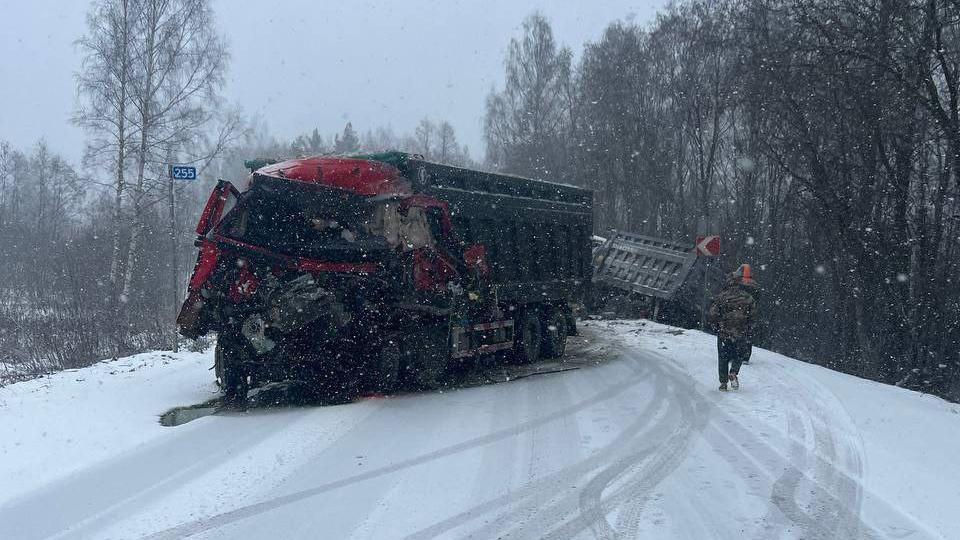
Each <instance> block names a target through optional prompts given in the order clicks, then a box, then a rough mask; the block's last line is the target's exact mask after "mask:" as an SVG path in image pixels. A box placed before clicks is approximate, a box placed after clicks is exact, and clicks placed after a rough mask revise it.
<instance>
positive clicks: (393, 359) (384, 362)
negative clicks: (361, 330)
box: [367, 335, 403, 392]
mask: <svg viewBox="0 0 960 540" xmlns="http://www.w3.org/2000/svg"><path fill="white" fill-rule="evenodd" d="M402 363H403V350H402V348H401V346H400V336H396V335H391V336H388V337H387V338H386V339H384V341H383V343H381V344H380V347H379V348H378V350H377V351H376V353H375V354H374V355H373V356H372V358H370V365H369V367H368V370H367V377H368V378H367V381H368V383H369V386H370V388H371V389H372V390H374V391H377V392H394V391H396V389H397V388H398V387H399V386H400V370H401V369H402V365H401V364H402Z"/></svg>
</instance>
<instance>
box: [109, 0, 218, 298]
mask: <svg viewBox="0 0 960 540" xmlns="http://www.w3.org/2000/svg"><path fill="white" fill-rule="evenodd" d="M135 28H136V36H137V39H136V40H134V42H133V47H132V49H133V51H134V55H133V59H134V64H133V65H134V67H135V79H134V80H135V84H134V85H133V87H132V92H131V103H132V105H133V110H134V112H135V115H134V122H135V124H136V126H137V129H138V134H139V140H138V141H137V146H136V148H135V154H136V157H135V162H136V183H135V185H134V197H133V220H132V224H131V227H130V242H129V246H128V248H127V264H126V268H125V273H124V280H123V288H122V293H121V298H123V299H129V295H130V291H131V285H132V280H133V277H134V275H135V273H136V271H137V270H138V269H139V264H138V262H139V257H140V250H141V242H142V239H143V232H144V231H143V227H144V220H143V212H144V207H145V205H146V203H147V200H146V195H147V188H148V187H149V186H148V180H153V181H156V180H158V179H159V177H161V176H162V175H163V174H164V172H165V167H164V166H163V162H164V155H165V154H164V153H165V152H166V151H167V150H168V149H169V148H171V147H178V146H183V145H184V144H185V143H187V142H188V141H190V140H191V138H193V137H194V136H195V134H196V133H198V132H201V131H202V130H204V129H205V128H206V127H207V125H208V123H209V122H210V120H211V118H212V115H213V110H214V107H215V105H216V104H217V99H218V93H219V90H220V88H221V87H222V85H223V73H224V70H225V68H226V62H227V51H226V48H225V46H224V44H223V40H222V38H221V37H220V36H219V35H218V34H217V33H216V31H215V26H214V22H213V16H212V12H211V9H210V6H209V1H208V0H143V3H142V5H141V6H140V9H139V11H138V13H137V20H136V27H135ZM151 173H152V175H153V177H152V178H150V177H148V175H150V174H151Z"/></svg>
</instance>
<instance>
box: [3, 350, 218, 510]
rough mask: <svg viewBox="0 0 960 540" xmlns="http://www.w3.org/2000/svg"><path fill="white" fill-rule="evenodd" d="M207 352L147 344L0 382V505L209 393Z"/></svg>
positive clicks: (153, 430)
mask: <svg viewBox="0 0 960 540" xmlns="http://www.w3.org/2000/svg"><path fill="white" fill-rule="evenodd" d="M212 354H213V353H212V352H211V351H208V352H205V353H193V352H186V351H185V352H180V353H170V352H162V351H157V352H148V353H142V354H137V355H133V356H128V357H125V358H120V359H118V360H114V361H106V362H101V363H98V364H94V365H92V366H90V367H87V368H83V369H77V370H69V371H62V372H59V373H55V374H53V375H48V376H44V377H41V378H38V379H33V380H30V381H24V382H19V383H14V384H10V385H7V386H4V387H2V388H0V433H2V437H0V478H2V479H3V481H2V482H0V505H3V504H4V503H5V502H7V501H8V500H10V499H11V498H14V497H16V496H17V495H19V494H21V493H23V492H26V491H29V490H33V489H36V488H39V487H41V486H43V485H45V484H47V483H49V482H52V481H54V480H56V479H58V478H62V477H64V476H66V475H68V474H70V473H72V472H75V471H79V470H83V469H85V468H87V467H90V466H91V465H93V464H95V463H97V462H99V461H102V460H105V459H109V458H111V457H113V456H115V455H117V454H119V453H122V452H123V451H124V450H127V449H130V448H134V447H136V446H139V445H142V444H144V443H147V442H149V441H150V440H152V439H154V438H156V437H159V436H162V435H164V431H165V430H167V428H164V427H162V426H161V425H160V424H159V422H158V417H159V415H160V414H162V413H163V412H165V411H166V410H168V409H170V408H171V407H175V406H177V405H187V404H192V403H199V402H202V401H205V400H207V399H210V398H211V397H214V396H215V395H216V394H215V393H216V386H215V384H214V383H213V375H212V372H210V371H208V369H209V367H210V366H211V365H213V356H212Z"/></svg>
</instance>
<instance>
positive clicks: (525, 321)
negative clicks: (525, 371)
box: [513, 309, 543, 364]
mask: <svg viewBox="0 0 960 540" xmlns="http://www.w3.org/2000/svg"><path fill="white" fill-rule="evenodd" d="M542 341H543V327H542V325H541V324H540V317H539V316H538V315H537V311H536V310H533V309H525V310H523V314H522V315H520V324H519V325H518V326H517V327H516V329H515V330H514V336H513V358H514V361H515V362H516V363H518V364H529V363H532V362H536V361H537V360H538V359H539V358H540V344H541V342H542Z"/></svg>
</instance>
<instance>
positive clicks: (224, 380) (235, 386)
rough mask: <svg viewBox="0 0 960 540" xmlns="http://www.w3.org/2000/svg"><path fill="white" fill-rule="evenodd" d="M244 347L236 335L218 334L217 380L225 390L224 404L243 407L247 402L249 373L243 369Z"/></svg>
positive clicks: (215, 357) (214, 354) (215, 362)
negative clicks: (237, 340) (238, 341)
mask: <svg viewBox="0 0 960 540" xmlns="http://www.w3.org/2000/svg"><path fill="white" fill-rule="evenodd" d="M243 354H244V351H243V348H242V347H241V346H240V345H239V344H238V343H237V342H236V339H235V337H234V336H231V335H230V334H227V333H221V334H220V335H218V336H217V346H216V349H214V353H213V356H214V370H215V372H216V373H217V382H218V383H219V384H220V389H221V390H223V404H224V406H226V407H237V408H243V407H244V406H245V405H246V403H247V390H248V389H249V385H248V384H247V374H246V372H245V371H244V369H243V363H242V358H243Z"/></svg>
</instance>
